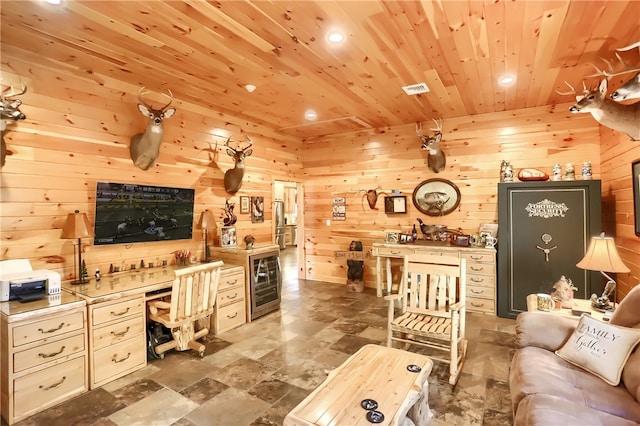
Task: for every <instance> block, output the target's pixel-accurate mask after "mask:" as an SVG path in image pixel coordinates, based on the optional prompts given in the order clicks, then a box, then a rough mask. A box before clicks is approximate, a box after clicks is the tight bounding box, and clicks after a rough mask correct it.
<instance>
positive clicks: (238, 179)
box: [224, 137, 253, 194]
mask: <svg viewBox="0 0 640 426" xmlns="http://www.w3.org/2000/svg"><path fill="white" fill-rule="evenodd" d="M247 140H248V142H249V145H247V146H246V147H244V148H242V149H235V148H232V147H231V146H230V145H229V142H230V141H231V137H229V138H228V139H227V141H226V142H225V143H224V146H226V147H227V154H228V155H229V156H230V157H231V158H233V161H234V162H235V165H234V167H233V169H229V170H227V171H226V172H225V173H224V189H225V191H227V192H228V193H229V194H235V193H236V192H238V191H239V190H240V187H241V186H242V178H243V177H244V159H245V157H248V156H250V155H251V154H252V153H253V150H252V149H251V146H252V145H253V142H252V141H251V139H250V138H249V137H247Z"/></svg>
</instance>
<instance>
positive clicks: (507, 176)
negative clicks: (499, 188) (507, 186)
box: [500, 160, 513, 182]
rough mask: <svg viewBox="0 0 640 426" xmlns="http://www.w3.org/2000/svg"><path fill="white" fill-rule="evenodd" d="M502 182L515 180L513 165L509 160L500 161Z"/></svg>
mask: <svg viewBox="0 0 640 426" xmlns="http://www.w3.org/2000/svg"><path fill="white" fill-rule="evenodd" d="M500 182H513V166H512V165H511V163H510V162H509V161H506V160H502V163H500Z"/></svg>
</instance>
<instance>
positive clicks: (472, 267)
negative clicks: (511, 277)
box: [467, 262, 496, 276]
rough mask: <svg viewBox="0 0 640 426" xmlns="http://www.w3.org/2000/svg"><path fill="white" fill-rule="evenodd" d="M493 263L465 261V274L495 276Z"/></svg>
mask: <svg viewBox="0 0 640 426" xmlns="http://www.w3.org/2000/svg"><path fill="white" fill-rule="evenodd" d="M495 269H496V267H495V265H492V264H487V263H475V262H474V263H467V276H469V275H492V276H495Z"/></svg>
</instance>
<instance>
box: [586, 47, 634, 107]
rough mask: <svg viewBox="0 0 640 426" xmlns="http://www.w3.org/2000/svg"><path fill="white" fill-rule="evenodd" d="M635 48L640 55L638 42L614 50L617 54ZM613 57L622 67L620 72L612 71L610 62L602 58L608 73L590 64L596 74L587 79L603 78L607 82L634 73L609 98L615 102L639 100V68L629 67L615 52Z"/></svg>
mask: <svg viewBox="0 0 640 426" xmlns="http://www.w3.org/2000/svg"><path fill="white" fill-rule="evenodd" d="M635 48H638V53H640V41H638V42H635V43H633V44H630V45H629V46H625V47H621V48H619V49H616V50H617V51H618V52H624V51H628V50H632V49H635ZM615 55H616V58H618V61H620V63H621V64H622V66H623V67H624V68H623V69H622V70H621V71H614V67H613V65H612V64H611V62H609V61H607V60H606V59H604V58H602V60H603V61H604V62H605V63H606V64H607V65H608V67H609V71H602V70H600V69H599V68H598V67H596V66H595V65H593V64H592V66H593V67H594V68H595V69H596V71H598V72H597V74H593V75H589V76H587V77H600V76H604V77H606V78H607V80H611V78H612V77H615V76H618V75H624V74H629V73H632V72H635V73H636V75H635V76H634V77H633V78H632V79H631V80H628V81H627V82H626V83H624V84H623V85H622V86H620V87H619V88H618V90H615V91H614V92H613V93H611V95H610V96H611V99H613V100H614V101H616V102H621V101H625V100H627V99H637V98H640V66H637V67H630V66H629V65H627V64H626V63H625V62H624V60H622V58H621V57H620V55H619V54H618V53H617V52H616V54H615Z"/></svg>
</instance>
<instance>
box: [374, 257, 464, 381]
mask: <svg viewBox="0 0 640 426" xmlns="http://www.w3.org/2000/svg"><path fill="white" fill-rule="evenodd" d="M404 273H405V277H404V279H403V280H402V288H401V291H400V293H399V294H391V295H388V296H385V299H386V300H388V301H389V314H388V332H387V346H388V347H392V344H393V341H394V340H395V341H399V342H404V343H405V344H407V346H409V344H415V345H419V346H425V347H428V348H432V349H436V350H438V352H437V353H441V352H440V351H443V352H448V354H449V355H448V356H447V357H438V356H432V355H429V356H430V357H431V358H434V359H438V360H440V361H444V362H448V363H449V364H450V365H449V373H450V377H449V383H450V384H452V385H455V384H456V383H457V381H458V376H459V375H460V370H461V369H462V364H463V363H464V359H465V355H466V352H467V340H466V339H465V291H466V263H465V260H464V259H459V258H458V257H448V256H440V255H435V254H434V255H425V254H419V255H416V254H412V255H407V256H405V258H404ZM397 300H400V303H399V304H400V306H401V307H400V309H399V312H398V313H396V309H395V305H396V301H397Z"/></svg>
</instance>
